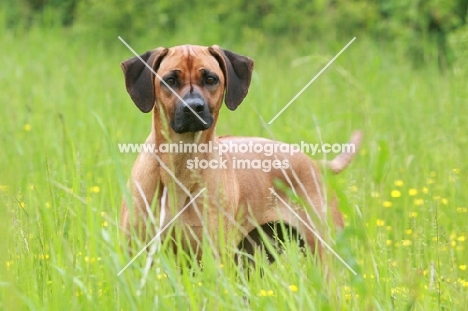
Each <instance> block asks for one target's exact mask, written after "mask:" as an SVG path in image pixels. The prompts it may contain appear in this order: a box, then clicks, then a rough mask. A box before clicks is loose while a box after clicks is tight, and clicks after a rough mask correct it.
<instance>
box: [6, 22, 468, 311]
mask: <svg viewBox="0 0 468 311" xmlns="http://www.w3.org/2000/svg"><path fill="white" fill-rule="evenodd" d="M187 38H190V39H187ZM124 39H125V40H127V41H128V42H129V43H130V45H132V47H133V48H134V49H135V50H136V51H137V52H139V53H143V52H145V51H147V50H150V49H153V48H155V47H158V46H172V45H177V44H183V43H194V44H200V45H210V44H219V45H221V46H223V47H225V48H229V49H231V50H233V51H235V52H238V53H240V54H244V55H248V56H250V57H252V58H253V59H254V60H255V62H256V63H255V72H254V75H253V79H252V84H251V87H250V91H249V94H248V96H247V98H246V99H245V100H244V102H243V103H242V104H241V106H240V107H239V108H238V109H237V110H236V111H234V112H231V111H229V110H228V109H226V108H223V109H222V112H221V116H220V120H219V122H218V127H217V133H218V134H219V135H223V134H232V135H248V136H262V137H272V138H274V139H277V140H281V141H285V142H289V143H297V142H300V141H306V142H310V143H314V142H319V141H323V142H330V143H335V142H339V143H341V142H346V141H347V140H348V138H349V136H350V135H351V132H352V131H353V130H355V129H361V130H363V132H364V134H365V140H364V143H363V146H362V149H361V150H360V152H359V155H358V156H357V158H356V159H355V161H354V162H353V163H352V165H351V166H350V167H349V168H348V169H347V170H346V171H344V172H343V173H341V174H340V175H338V176H328V177H327V183H328V184H330V185H331V187H332V188H333V189H335V191H336V192H337V194H338V197H339V199H340V209H341V211H342V212H343V213H344V214H345V218H346V227H345V229H344V230H343V231H342V232H338V233H337V234H336V236H335V243H333V244H332V246H333V248H334V250H335V251H336V252H337V253H338V254H340V256H341V257H343V259H344V260H345V261H346V262H347V263H348V264H349V265H350V266H351V267H352V268H353V269H354V270H355V271H356V272H357V275H354V274H353V273H352V272H351V271H350V270H349V269H347V268H346V267H345V266H344V265H343V264H342V263H341V262H339V261H338V260H337V259H336V258H335V257H334V256H333V255H332V254H331V253H327V254H326V255H325V257H326V260H327V263H328V275H327V276H325V275H324V272H323V269H322V268H321V267H320V264H319V263H317V262H316V261H315V260H314V258H313V256H311V255H308V256H304V255H303V253H302V252H301V251H300V250H298V248H297V247H296V246H295V245H293V244H291V245H287V247H286V252H285V253H284V254H283V255H281V256H280V257H279V260H278V261H277V262H276V263H275V264H273V265H268V264H266V262H265V260H264V258H258V260H259V264H258V265H257V268H256V270H255V271H254V272H253V273H252V274H251V275H250V278H247V277H246V276H245V275H243V274H242V273H240V272H239V269H238V268H237V267H236V265H235V263H234V261H233V260H232V259H231V257H230V256H228V255H226V256H224V257H222V258H223V259H222V260H217V259H216V258H215V257H214V256H212V255H210V252H209V248H208V246H206V249H205V250H206V252H205V253H206V255H205V256H204V257H203V260H202V262H201V264H200V265H193V266H190V267H188V266H186V265H183V264H180V260H179V259H178V258H175V255H173V254H172V253H171V252H170V251H168V250H165V249H164V248H163V250H162V251H161V252H160V253H158V254H157V255H156V259H157V264H155V265H154V266H153V267H152V268H151V269H150V270H149V271H145V263H146V261H145V260H146V259H145V255H143V256H141V257H140V258H138V259H137V260H136V261H135V262H134V263H133V264H132V265H131V266H130V267H129V268H128V269H127V270H125V271H124V272H123V273H122V274H121V275H120V276H117V273H118V272H119V271H120V270H121V269H122V267H123V266H125V264H126V263H127V262H128V261H129V260H130V258H129V256H128V254H127V253H126V252H124V251H123V250H122V243H123V239H122V236H121V234H120V231H119V227H118V224H119V210H120V203H121V200H122V196H123V195H124V193H125V192H126V188H125V184H126V181H127V178H128V176H129V173H130V169H131V166H132V164H133V162H134V160H135V158H136V155H135V154H121V153H119V151H118V148H117V144H118V143H130V142H131V143H140V142H143V141H144V139H145V138H146V135H147V134H148V132H149V130H150V126H151V116H150V114H143V113H141V112H140V111H139V110H138V109H137V108H136V107H135V105H134V104H133V103H132V101H131V100H130V98H129V96H128V94H127V93H126V91H125V86H124V80H123V74H122V72H121V69H120V62H121V61H123V60H125V59H126V58H129V57H132V54H131V52H130V51H129V50H128V49H127V48H126V47H125V46H124V45H122V44H121V43H120V42H119V41H118V39H117V35H116V37H115V40H114V39H113V38H112V40H108V41H104V42H102V41H99V40H95V39H93V38H87V37H83V36H79V35H76V34H74V33H72V32H69V31H67V30H63V29H48V30H43V29H32V30H31V31H29V32H27V33H26V32H21V31H17V32H15V31H2V32H1V34H0V41H1V42H2V57H1V58H0V68H1V69H0V88H1V92H0V98H1V103H2V104H1V105H0V116H1V127H0V144H1V148H0V149H1V152H0V165H1V167H2V168H1V174H0V202H1V203H0V226H1V228H3V229H2V238H1V239H0V309H1V310H153V309H162V310H173V309H176V308H177V309H179V310H282V309H288V310H466V309H468V245H467V243H468V222H467V220H468V193H467V187H466V185H467V183H468V166H467V164H466V162H465V161H466V155H467V151H468V125H467V124H468V88H467V87H466V85H467V83H466V81H467V75H466V72H464V71H460V70H459V71H453V70H451V69H447V70H440V69H439V68H438V65H437V60H436V58H435V57H433V55H434V52H433V51H432V50H431V49H430V48H429V47H428V49H427V51H426V52H427V55H426V56H427V61H426V62H425V65H424V66H418V67H415V66H414V65H413V63H411V61H410V60H409V59H408V58H407V57H406V55H405V53H404V50H403V49H401V47H400V45H399V44H398V42H387V43H377V42H375V41H371V40H368V39H366V38H365V37H358V38H357V39H356V41H355V42H354V43H353V44H352V45H351V46H350V47H349V48H348V49H347V50H346V51H345V52H344V53H343V54H342V55H341V56H340V57H339V58H338V59H337V60H336V61H335V62H334V63H333V64H332V65H331V66H330V67H329V68H328V69H327V70H326V71H325V72H324V73H323V74H322V75H321V76H320V77H319V78H318V79H317V80H316V81H315V82H314V83H313V84H312V85H311V86H310V87H309V88H308V89H307V90H306V91H305V92H304V93H303V94H302V95H301V96H300V97H299V98H298V99H297V100H296V101H295V102H294V103H293V104H292V105H291V106H290V107H289V108H288V109H287V110H286V111H285V112H284V113H283V114H282V115H281V116H280V117H278V119H277V120H275V122H274V123H273V124H272V125H266V123H267V122H268V121H269V120H270V119H271V118H272V117H273V116H275V115H276V113H277V112H278V111H280V110H281V109H282V108H283V106H284V105H285V104H286V103H287V102H288V101H289V100H290V99H291V98H292V97H293V96H294V95H295V94H296V93H297V92H298V91H299V90H300V89H301V88H302V87H303V86H304V85H305V84H306V83H307V82H308V81H310V79H311V78H312V77H313V76H314V75H315V74H316V73H317V72H319V71H320V70H321V69H322V68H323V66H324V65H325V64H326V63H327V62H328V61H329V60H330V59H331V58H332V57H333V56H335V54H336V53H337V52H338V51H339V50H340V49H341V48H342V47H343V46H344V45H345V44H346V43H347V42H348V41H349V40H351V38H349V40H343V41H340V40H336V41H335V40H330V39H325V38H322V39H323V41H321V38H317V40H315V41H314V42H303V43H301V44H288V43H287V42H283V41H273V40H272V41H269V40H266V39H265V40H260V41H253V40H252V41H246V42H237V43H233V42H223V41H222V36H221V35H214V36H208V35H201V34H197V31H196V29H193V30H192V31H187V33H183V34H182V33H181V34H180V35H179V36H176V37H164V36H161V34H158V35H154V36H150V35H148V36H146V37H130V38H124ZM328 156H331V155H328ZM321 157H322V155H316V156H315V158H317V159H320V158H321ZM260 270H262V273H260ZM261 274H262V275H261Z"/></svg>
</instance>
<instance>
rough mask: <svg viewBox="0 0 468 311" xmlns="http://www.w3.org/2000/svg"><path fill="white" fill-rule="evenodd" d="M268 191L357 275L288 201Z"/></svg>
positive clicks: (273, 191) (272, 191)
mask: <svg viewBox="0 0 468 311" xmlns="http://www.w3.org/2000/svg"><path fill="white" fill-rule="evenodd" d="M270 192H271V193H272V194H273V195H274V196H275V197H276V198H277V199H278V200H280V201H281V203H283V204H284V205H285V206H286V207H287V208H288V209H289V210H290V211H291V213H293V215H294V216H296V217H297V219H299V220H300V221H301V222H302V223H303V224H304V225H305V226H306V227H307V229H309V230H310V231H311V232H312V233H313V234H314V235H315V236H316V237H317V239H318V240H319V241H320V242H322V243H323V244H324V245H325V246H326V247H327V248H328V250H329V251H330V252H332V253H333V255H335V256H336V258H338V259H339V260H340V261H341V262H342V263H343V264H344V265H345V266H346V268H348V269H349V271H351V272H352V273H353V274H354V275H357V272H356V271H354V270H353V268H351V267H350V266H349V265H348V264H347V263H346V261H344V259H343V258H341V257H340V255H338V254H337V253H336V252H335V251H334V250H333V248H331V246H330V245H328V244H327V243H326V242H325V241H324V240H323V239H322V237H321V236H320V235H319V234H318V233H317V232H316V231H315V230H314V229H312V228H311V227H310V226H309V224H308V223H306V222H305V221H304V219H302V217H301V216H299V215H298V214H297V213H296V211H294V209H293V208H292V207H291V206H289V205H288V203H286V202H285V201H284V200H283V198H281V197H280V196H279V195H278V194H277V193H276V192H275V190H274V189H273V188H270Z"/></svg>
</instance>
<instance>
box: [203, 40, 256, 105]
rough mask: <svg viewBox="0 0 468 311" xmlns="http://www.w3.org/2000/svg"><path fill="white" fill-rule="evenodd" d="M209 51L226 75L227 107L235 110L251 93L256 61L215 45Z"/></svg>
mask: <svg viewBox="0 0 468 311" xmlns="http://www.w3.org/2000/svg"><path fill="white" fill-rule="evenodd" d="M208 49H209V51H210V53H211V54H212V55H213V56H214V57H216V59H217V60H218V62H219V65H220V66H221V69H222V70H223V73H224V77H225V80H226V94H225V96H224V101H225V102H226V106H227V107H228V108H229V109H230V110H235V109H236V108H237V106H239V105H240V103H241V102H242V100H243V99H244V98H245V96H246V95H247V92H248V91H249V85H250V80H251V78H252V70H253V66H254V61H253V59H251V58H249V57H247V56H243V55H239V54H236V53H234V52H231V51H229V50H225V49H222V48H220V47H219V46H217V45H213V46H211V47H209V48H208Z"/></svg>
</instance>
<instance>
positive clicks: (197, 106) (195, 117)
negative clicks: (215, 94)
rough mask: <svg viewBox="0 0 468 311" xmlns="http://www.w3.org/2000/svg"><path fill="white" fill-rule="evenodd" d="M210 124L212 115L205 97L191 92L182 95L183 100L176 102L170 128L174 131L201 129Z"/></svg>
mask: <svg viewBox="0 0 468 311" xmlns="http://www.w3.org/2000/svg"><path fill="white" fill-rule="evenodd" d="M212 124H213V116H212V115H211V112H210V109H209V107H208V104H207V103H206V101H205V99H204V98H203V97H202V96H200V95H199V94H192V93H190V94H189V95H187V96H185V97H183V102H182V101H181V102H179V103H177V106H176V108H175V111H174V117H173V119H172V120H171V126H172V129H173V130H174V131H175V132H176V133H186V132H198V131H203V130H206V129H209V128H210V127H211V125H212Z"/></svg>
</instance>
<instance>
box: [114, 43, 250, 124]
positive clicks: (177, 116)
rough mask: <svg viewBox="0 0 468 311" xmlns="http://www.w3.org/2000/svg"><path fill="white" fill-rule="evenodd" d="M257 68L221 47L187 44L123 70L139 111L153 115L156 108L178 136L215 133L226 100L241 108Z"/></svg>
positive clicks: (162, 50)
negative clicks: (214, 124)
mask: <svg viewBox="0 0 468 311" xmlns="http://www.w3.org/2000/svg"><path fill="white" fill-rule="evenodd" d="M253 63H254V62H253V60H252V59H250V58H248V57H246V56H242V55H239V54H236V53H233V52H231V51H229V50H225V49H222V48H220V47H218V46H216V45H214V46H211V47H202V46H193V45H183V46H176V47H172V48H157V49H155V50H153V51H148V52H146V53H145V54H143V55H140V57H133V58H131V59H128V60H126V61H124V62H122V69H123V71H124V74H125V84H126V87H127V91H128V93H129V94H130V97H131V98H132V100H133V101H134V102H135V104H136V106H137V107H138V108H139V109H140V110H141V111H143V112H149V111H151V110H152V109H153V106H155V105H156V108H155V109H162V110H163V111H160V112H163V114H164V115H165V117H166V119H167V120H168V121H169V122H170V126H171V128H172V129H173V130H174V131H175V132H176V133H186V132H198V131H202V130H206V129H208V128H210V127H211V126H212V125H213V123H214V122H216V119H217V115H218V111H219V109H220V108H221V105H222V102H223V99H224V101H225V103H226V106H227V107H228V108H229V109H230V110H235V109H236V108H237V107H238V106H239V105H240V103H241V102H242V100H243V99H244V98H245V96H246V95H247V92H248V89H249V85H250V80H251V77H252V70H253ZM156 74H157V75H156Z"/></svg>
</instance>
